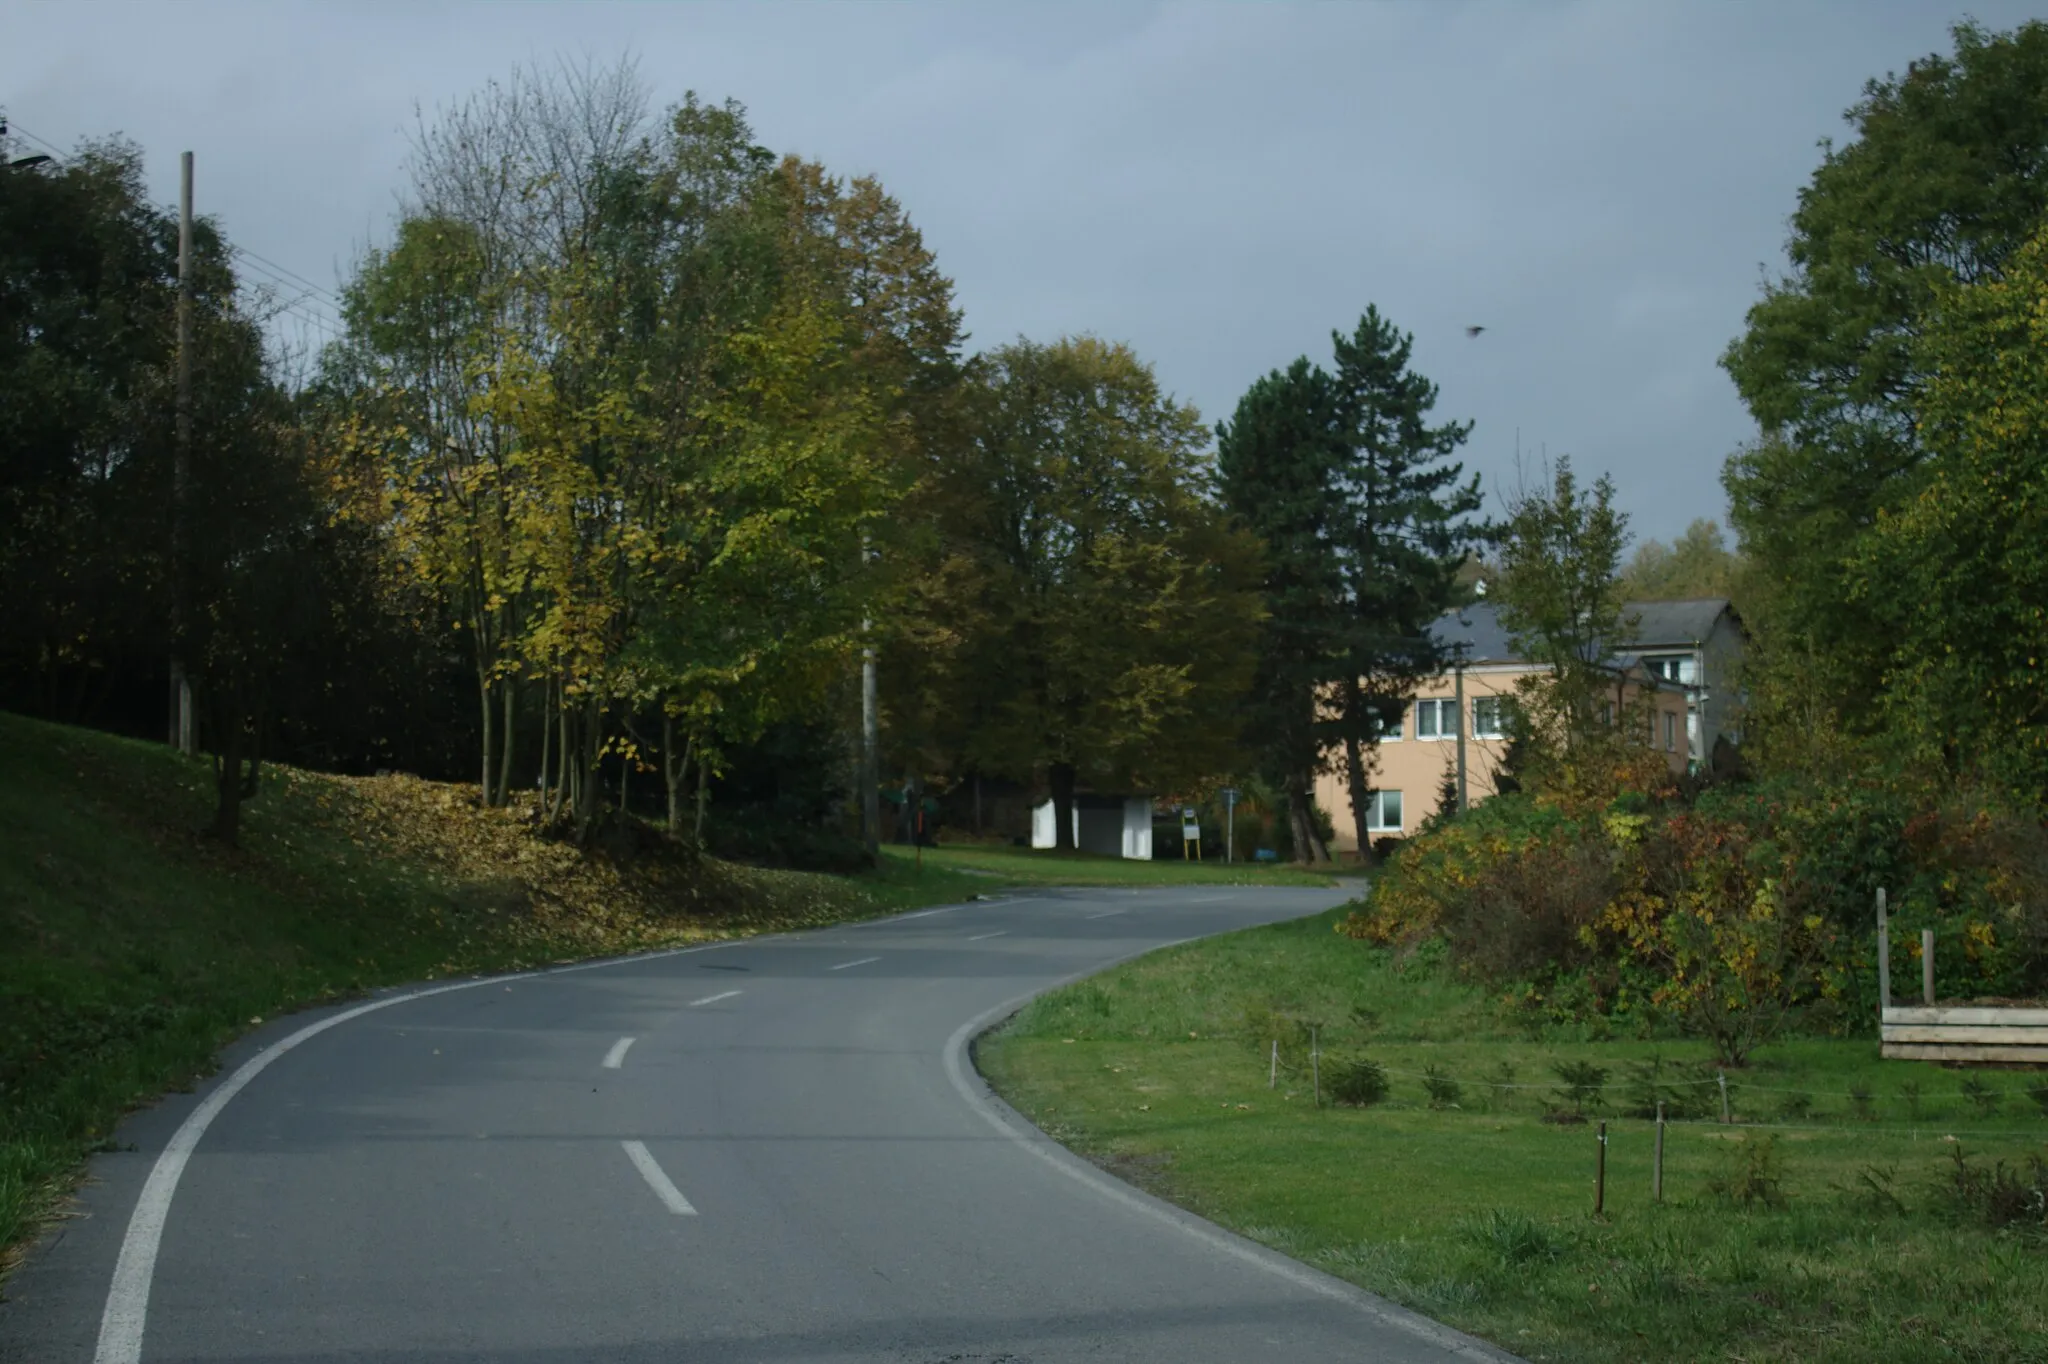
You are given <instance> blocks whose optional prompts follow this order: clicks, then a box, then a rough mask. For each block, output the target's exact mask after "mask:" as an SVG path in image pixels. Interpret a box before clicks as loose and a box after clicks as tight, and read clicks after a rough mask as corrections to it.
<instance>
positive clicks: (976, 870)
mask: <svg viewBox="0 0 2048 1364" xmlns="http://www.w3.org/2000/svg"><path fill="white" fill-rule="evenodd" d="M882 852H883V854H884V856H885V858H888V859H891V860H893V861H895V862H897V863H900V864H906V865H907V864H911V863H913V862H914V860H915V858H916V853H915V851H914V850H913V849H910V848H902V847H894V846H885V847H884V848H883V849H882ZM924 866H925V870H926V873H927V874H929V873H930V872H931V871H932V870H933V869H935V868H937V869H942V870H945V871H949V872H957V873H965V874H967V875H970V876H977V877H979V878H980V880H981V882H982V884H983V886H984V888H986V887H987V886H988V885H990V884H995V885H1004V884H1007V885H1020V886H1328V885H1334V884H1336V881H1335V879H1334V878H1333V875H1332V874H1330V873H1324V872H1311V871H1304V870H1302V869H1300V868H1297V867H1292V866H1282V865H1276V864H1272V863H1267V864H1264V865H1261V864H1257V863H1251V862H1232V863H1224V862H1221V861H1217V862H1139V861H1133V860H1129V859H1126V858H1121V857H1104V856H1101V855H1100V854H1097V853H1083V852H1053V851H1050V850H1043V851H1041V850H1036V849H1031V848H1006V847H1002V846H999V845H990V844H968V845H955V846H949V847H939V848H926V849H925V850H924Z"/></svg>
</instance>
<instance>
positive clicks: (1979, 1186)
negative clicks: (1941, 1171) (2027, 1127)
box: [1940, 1142, 2048, 1227]
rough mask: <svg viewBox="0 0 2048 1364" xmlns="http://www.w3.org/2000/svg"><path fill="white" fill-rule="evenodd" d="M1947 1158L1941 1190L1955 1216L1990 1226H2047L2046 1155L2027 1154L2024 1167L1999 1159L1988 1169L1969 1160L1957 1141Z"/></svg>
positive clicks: (2047, 1174)
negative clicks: (1945, 1174) (1947, 1172)
mask: <svg viewBox="0 0 2048 1364" xmlns="http://www.w3.org/2000/svg"><path fill="white" fill-rule="evenodd" d="M1949 1161H1950V1168H1949V1174H1948V1178H1947V1179H1946V1180H1945V1181H1943V1183H1942V1185H1941V1190H1940V1192H1941V1193H1942V1194H1943V1195H1944V1196H1945V1201H1946V1202H1947V1204H1948V1206H1949V1210H1950V1211H1951V1212H1952V1213H1953V1214H1955V1215H1956V1216H1957V1217H1959V1218H1962V1219H1964V1220H1968V1221H1981V1222H1983V1223H1984V1224H1985V1225H1986V1226H1991V1227H2010V1226H2020V1225H2025V1226H2038V1227H2048V1159H2043V1158H2042V1157H2041V1156H2030V1157H2028V1159H2027V1165H2026V1168H2025V1169H2024V1170H2013V1169H2008V1168H2007V1167H2006V1164H2005V1162H2004V1161H1999V1162H1998V1163H1997V1164H1996V1165H1994V1166H1992V1167H1991V1168H1990V1169H1988V1170H1987V1169H1985V1168H1984V1167H1983V1166H1982V1165H1973V1164H1971V1163H1970V1160H1969V1158H1968V1157H1967V1156H1965V1155H1964V1154H1963V1148H1962V1144H1961V1143H1960V1142H1958V1143H1957V1144H1956V1145H1955V1146H1953V1147H1952V1148H1950V1150H1949Z"/></svg>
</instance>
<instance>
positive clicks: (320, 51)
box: [0, 0, 2048, 538]
mask: <svg viewBox="0 0 2048 1364" xmlns="http://www.w3.org/2000/svg"><path fill="white" fill-rule="evenodd" d="M1965 12H1966V11H1965V10H1964V9H1963V8H1962V7H1961V6H1960V5H1958V6H1956V7H1954V8H1951V6H1950V5H1949V4H1948V3H1945V0H1829V2H1828V3H1822V2H1821V0H1811V2H1810V3H1802V2H1801V0H1741V2H1735V0H1721V2H1716V3H1707V2H1706V0H1699V2H1698V3H1688V4H1674V3H1653V2H1652V0H1614V2H1612V3H1575V4H1565V3H1559V4H1537V3H1524V4H1512V5H1510V4H1477V3H1475V4H1462V3H1450V2H1449V0H1429V3H1424V0H1406V2H1405V3H1387V4H1370V3H1355V4H1334V3H1326V4H1315V5H1303V6H1298V7H1297V6H1285V5H1279V4H1243V5H1177V4H1121V5H1120V4H1116V3H1104V2H1103V0H1096V3H1089V4H1082V5H1059V4H1050V3H1043V2H1042V0H1033V2H1032V3H1030V4H1012V5H993V4H986V3H972V4H969V3H955V4H952V5H945V6H924V5H913V4H892V5H867V4H852V3H847V4H830V3H822V2H815V3H810V4H802V5H783V4H765V3H761V4H743V5H742V4H736V5H723V4H708V3H707V4H654V3H643V4H621V5H601V4H596V3H525V4H504V3H501V4H490V5H486V4H433V3H425V2H424V0H405V3H391V4H341V3H328V4H322V5H310V4H309V5H295V4H289V3H282V2H281V0H264V3H260V4H259V3H244V4H208V3H199V2H198V0H181V2H180V3H177V4H162V3H157V4H131V5H112V4H98V3H92V2H91V0H63V3H21V2H20V0H8V2H7V3H0V109H4V110H5V112H6V113H7V114H8V115H9V116H10V117H11V119H12V120H13V121H14V123H15V124H16V125H17V126H18V127H19V128H23V129H26V130H28V131H29V132H32V133H34V134H36V135H37V136H39V137H42V138H45V139H48V140H50V141H52V142H55V143H57V144H58V145H59V146H60V147H65V148H68V147H70V146H71V145H73V144H74V142H75V141H76V140H78V139H80V138H87V137H100V136H105V135H108V134H113V133H121V134H125V135H126V136H128V137H130V138H132V139H134V140H135V141H137V142H138V143H140V144H141V146H142V147H143V149H144V151H145V153H146V155H147V158H148V168H149V180H150V185H151V188H152V192H153V193H154V194H155V196H156V197H157V198H158V199H159V200H160V201H162V202H164V203H166V204H171V203H175V200H176V166H177V153H178V152H179V151H181V150H186V149H190V150H192V151H193V152H195V153H196V155H197V165H198V171H197V183H198V191H197V198H198V203H199V206H200V211H201V212H204V213H208V214H212V215H215V216H217V217H218V218H219V219H220V221H221V222H222V224H223V225H224V226H225V228H226V230H227V232H228V234H229V236H230V239H231V240H233V241H235V242H236V243H238V244H239V245H241V246H243V247H246V248H247V249H249V250H251V251H254V252H256V253H258V254H259V255H262V256H265V257H267V258H268V259H269V260H271V261H274V262H276V263H277V264H279V265H281V266H283V267H285V268H286V269H288V270H291V271H294V272H296V273H298V274H301V275H304V276H307V277H308V278H310V279H311V280H313V281H314V282H316V283H318V284H320V285H323V286H326V287H328V288H332V287H333V285H334V283H335V281H336V280H337V278H338V275H339V272H341V271H343V270H345V269H346V268H347V265H348V262H349V261H350V260H351V259H353V258H354V255H355V253H356V252H357V251H358V250H359V249H360V247H361V246H362V244H363V243H365V242H368V241H382V240H383V239H384V238H385V234H386V233H387V232H388V230H389V224H390V218H391V213H392V210H393V207H394V204H395V202H396V196H397V192H398V188H399V185H400V183H401V179H402V176H403V167H404V160H405V156H406V147H407V144H406V129H407V128H408V127H409V126H410V123H411V119H412V112H413V107H414V105H415V102H417V103H418V104H419V105H420V106H422V107H423V108H424V109H425V110H426V111H427V112H428V114H429V115H430V116H431V114H432V111H433V110H434V108H435V107H436V106H437V105H445V104H447V103H449V102H451V101H453V100H456V99H458V98H460V97H461V96H462V95H464V94H465V93H467V92H469V91H471V90H474V89H475V88H477V87H478V86H480V85H482V84H483V83H484V82H485V81H486V80H489V79H490V78H492V77H494V76H502V75H504V74H505V73H507V72H508V71H509V70H511V69H512V68H513V67H514V66H517V65H520V64H525V63H533V62H552V61H554V60H556V59H557V58H558V57H559V56H563V55H567V56H571V57H582V56H589V57H592V58H595V59H597V60H598V61H600V62H609V61H611V60H614V59H616V58H617V57H619V56H620V55H622V54H625V53H628V52H630V53H632V54H635V55H637V56H638V58H639V59H640V64H641V72H642V75H643V77H644V78H645V79H646V80H647V81H648V83H649V84H650V86H651V87H652V89H653V91H654V94H655V98H656V100H657V102H658V103H661V104H666V103H668V102H670V101H672V100H674V99H676V98H678V97H680V96H681V95H682V93H683V92H684V91H685V90H692V89H694V90H696V91H698V92H699V93H701V94H703V95H705V96H707V97H710V98H713V99H723V98H726V97H728V96H730V97H733V98H737V99H738V100H740V101H741V102H743V103H744V104H745V105H746V106H747V107H748V109H749V112H750V114H751V116H752V119H753V122H754V124H755V129H756V132H757V133H758V135H759V136H760V138H761V140H762V141H763V142H765V143H767V144H768V145H770V146H772V147H774V148H775V149H776V150H778V151H785V152H797V153H800V154H802V155H804V156H807V157H811V158H815V159H817V160H820V161H822V162H824V163H825V164H826V165H827V166H828V167H830V168H831V169H832V170H833V171H835V172H837V173H841V174H849V175H850V174H872V175H876V176H878V177H879V178H880V179H881V180H882V182H883V184H884V185H885V186H886V187H887V188H888V189H889V190H890V191H891V192H892V193H893V194H895V195H896V197H897V198H898V199H900V200H901V201H902V202H903V204H904V205H905V206H906V208H907V209H908V210H909V212H910V214H911V216H912V218H913V219H914V220H915V221H916V222H917V223H918V225H919V226H920V227H921V228H922V229H923V231H924V234H925V240H926V242H927V243H928V244H929V245H930V246H931V247H932V248H933V250H934V251H935V252H936V253H937V255H938V258H939V261H940V264H941V265H942V266H943V267H944V269H945V270H946V272H947V273H948V274H949V275H950V276H951V277H952V278H953V280H954V281H955V283H956V285H957V286H958V291H959V300H960V303H961V305H962V307H963V308H964V309H965V311H966V318H967V327H968V330H969V331H970V332H971V333H972V337H973V339H972V341H971V342H970V345H971V346H972V347H975V348H979V347H982V346H988V345H995V344H999V343H1001V342H1003V341H1006V340H1009V339H1011V338H1014V337H1016V336H1018V335H1020V334H1021V335H1025V336H1030V337H1032V338H1034V339H1041V340H1045V339H1051V338H1053V337H1055V336H1058V335H1060V334H1062V333H1078V332H1092V333H1095V334H1097V335H1100V336H1103V337H1107V338H1112V339H1116V340H1122V341H1127V342H1129V343H1131V345H1133V346H1134V347H1135V348H1136V349H1137V351H1138V352H1139V354H1141V355H1142V356H1144V357H1145V358H1146V359H1147V360H1149V361H1151V362H1152V364H1153V365H1154V366H1155V368H1156V369H1157V371H1158V373H1159V376H1160V379H1161V381H1162V383H1164V384H1165V386H1166V387H1167V388H1169V389H1170V390H1172V391H1173V392H1175V393H1177V394H1178V395H1180V396H1181V397H1183V398H1185V399H1187V400H1189V401H1191V402H1193V403H1194V404H1196V406H1198V407H1199V408H1200V409H1201V411H1202V414H1203V416H1204V417H1205V418H1206V419H1208V420H1210V421H1212V422H1213V421H1214V420H1215V419H1217V418H1219V417H1226V416H1228V415H1229V413H1230V410H1231V408H1232V407H1233V406H1234V405H1235V403H1236V401H1237V398H1238V396H1239V394H1241V393H1242V392H1243V390H1244V388H1245V387H1246V385H1247V384H1249V383H1250V382H1251V381H1252V380H1253V379H1255V378H1256V377H1258V376H1259V375H1260V374H1263V373H1265V372H1266V371H1268V370H1270V369H1273V368H1276V367H1278V366H1282V365H1284V364H1286V363H1287V362H1288V361H1289V360H1291V359H1293V358H1294V357H1295V356H1297V355H1300V354H1304V353H1306V354H1308V355H1310V356H1311V357H1313V358H1315V359H1317V360H1320V361H1327V359H1328V356H1329V350H1330V346H1329V333H1330V331H1331V329H1332V328H1345V329H1347V330H1348V329H1349V328H1350V327H1351V326H1353V325H1355V324H1356V322H1357V319H1358V315H1359V313H1360V312H1361V311H1363V309H1364V307H1365V305H1366V304H1367V303H1377V304H1378V305H1379V307H1380V309H1381V311H1382V312H1383V313H1385V314H1387V315H1388V316H1389V317H1391V318H1392V319H1393V320H1394V322H1395V323H1396V324H1397V325H1398V326H1400V327H1402V328H1403V329H1405V330H1408V331H1411V332H1413V333H1414V335H1415V364H1416V367H1417V368H1419V369H1420V370H1421V371H1422V372H1423V373H1425V374H1427V375H1428V376H1429V377H1430V378H1432V379H1434V380H1435V381H1436V382H1437V383H1438V384H1439V385H1440V386H1441V388H1442V396H1441V401H1440V403H1439V407H1438V411H1439V413H1440V414H1441V415H1443V416H1445V417H1456V418H1461V419H1464V418H1470V419H1473V420H1475V421H1476V422H1477V425H1476V427H1475V428H1474V430H1473V433H1472V437H1471V440H1470V442H1469V443H1468V445H1467V446H1466V453H1465V458H1466V462H1467V465H1468V467H1470V468H1475V469H1478V470H1480V471H1482V472H1483V473H1484V474H1485V475H1486V477H1487V479H1488V481H1489V485H1490V486H1491V487H1495V488H1498V487H1500V486H1503V484H1504V482H1505V481H1509V480H1512V478H1513V471H1514V450H1515V445H1516V438H1517V430H1518V429H1519V433H1520V442H1521V446H1522V448H1523V450H1524V451H1525V452H1526V451H1533V450H1535V449H1537V448H1538V447H1541V446H1547V447H1548V449H1549V451H1550V453H1551V454H1553V455H1555V454H1559V453H1568V454H1570V455H1571V456H1572V459H1573V463H1574V465H1575V466H1576V467H1577V468H1579V469H1580V470H1581V471H1583V472H1585V473H1587V474H1589V475H1590V474H1592V473H1595V472H1599V471H1606V472H1608V473H1611V474H1612V475H1613V477H1614V480H1615V483H1616V485H1617V486H1618V488H1619V490H1620V500H1621V503H1622V505H1623V506H1624V507H1625V508H1626V509H1627V510H1628V511H1629V513H1630V514H1631V516H1632V517H1633V522H1634V528H1635V529H1636V531H1637V532H1638V533H1639V534H1640V535H1643V536H1658V537H1662V538H1669V537H1671V536H1673V535H1675V534H1676V533H1678V532H1679V531H1680V530H1682V529H1683V528H1684V527H1685V525H1686V524H1687V522H1688V521H1690V520H1691V519H1692V518H1693V517H1696V516H1712V517H1716V518H1719V517H1721V516H1723V515H1724V509H1725V498H1724V497H1723V495H1722V493H1721V488H1720V483H1719V473H1720V468H1721V462H1722V460H1723V458H1724V457H1725V456H1726V455H1727V454H1728V452H1729V451H1730V450H1731V449H1733V448H1734V447H1735V446H1737V445H1738V444H1739V443H1740V442H1742V441H1743V440H1745V439H1746V438H1747V437H1748V436H1749V435H1750V434H1751V430H1752V427H1751V423H1750V421H1749V418H1748V416H1747V414H1746V413H1745V412H1744V410H1743V408H1742V406H1741V404H1740V403H1739V402H1738V401H1737V399H1736V397H1735V392H1734V389H1733V387H1732V385H1730V383H1729V382H1728V379H1727V377H1726V376H1725V375H1724V374H1723V373H1722V372H1721V370H1720V369H1719V368H1718V367H1717V366H1716V364H1715V359H1716V357H1717V356H1718V355H1719V354H1720V351H1721V349H1722V347H1723V346H1725V345H1726V344H1727V342H1728V340H1729V338H1730V337H1732V336H1733V335H1734V334H1735V333H1736V332H1737V330H1738V329H1739V328H1740V326H1741V324H1742V317H1743V312H1744V310H1745V309H1746V308H1747V307H1748V306H1749V304H1750V303H1751V302H1752V301H1753V300H1754V298H1755V297H1756V293H1757V284H1758V278H1759V275H1758V270H1759V266H1760V265H1767V266H1768V267H1769V268H1771V269H1773V270H1775V269H1777V268H1778V267H1779V266H1780V264H1781V263H1782V261H1783V244H1784V237H1785V230H1786V218H1787V215H1788V214H1789V213H1790V212H1791V210H1792V208H1793V206H1794V202H1795V196H1796V193H1797V191H1798V189H1799V187H1800V186H1801V185H1802V184H1803V183H1804V182H1805V181H1806V179H1807V177H1808V176H1809V175H1810V174H1811V172H1812V170H1813V167H1814V165H1815V164H1816V162H1817V160H1818V157H1819V152H1818V150H1817V148H1816V143H1817V141H1818V140H1819V139H1820V138H1822V137H1826V136H1836V137H1837V138H1838V139H1839V138H1841V137H1843V136H1844V134H1845V128H1844V125H1843V124H1842V122H1841V113H1842V111H1843V110H1844V109H1845V108H1847V107H1848V105H1849V104H1850V103H1852V102H1853V101H1854V100H1855V99H1856V98H1857V96H1858V93H1859V91H1860V89H1861V87H1862V84H1863V82H1864V80H1865V79H1867V78H1869V77H1871V76H1875V75H1882V74H1883V73H1885V72H1888V71H1894V70H1899V71H1902V70H1903V69H1904V68H1905V66H1906V64H1907V63H1908V62H1909V61H1911V60H1912V59H1914V58H1915V57H1918V56H1921V55H1924V54H1926V53H1928V52H1931V51H1936V50H1941V51H1947V50H1948V49H1949V48H1950V40H1949V37H1948V32H1947V30H1948V27H1949V25H1950V24H1951V23H1952V22H1953V21H1954V20H1955V19H1957V18H1958V17H1960V16H1961V15H1962V14H1963V13H1965ZM1967 12H1968V13H1972V14H1974V15H1975V16H1976V17H1977V18H1979V19H1980V20H1982V21H1983V22H1984V23H1985V24H1987V25H1988V26H1990V27H1992V28H1994V29H2007V28H2011V27H2013V26H2014V25H2016V24H2017V23H2019V22H2021V21H2023V20H2024V19H2027V18H2030V17H2036V16H2040V15H2043V14H2044V13H2048V4H2044V3H2041V2H2040V0H2037V2H2036V3H2033V4H2021V3H2012V2H2011V0H1976V3H1974V4H1972V5H1971V6H1969V8H1968V10H1967ZM306 306H308V307H313V306H317V305H316V304H314V303H308V304H307V305H306ZM1468 324H1481V325H1484V326H1485V327H1486V331H1485V333H1484V334H1483V335H1481V336H1479V337H1478V338H1476V339H1469V338H1467V336H1466V335H1465V327H1466V326H1467V325H1468Z"/></svg>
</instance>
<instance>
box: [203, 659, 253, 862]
mask: <svg viewBox="0 0 2048 1364" xmlns="http://www.w3.org/2000/svg"><path fill="white" fill-rule="evenodd" d="M222 700H223V702H224V704H220V705H216V706H215V707H214V729H215V732H216V735H217V742H218V744H219V747H218V748H217V749H216V750H215V752H214V756H213V792H214V807H213V825H212V827H211V828H210V829H209V830H208V832H209V833H210V834H212V835H213V836H214V837H215V838H217V839H219V840H220V841H221V842H223V843H225V844H227V845H228V846H229V847H231V848H233V847H239V846H240V845H241V837H242V803H243V802H244V801H246V800H248V799H249V798H250V797H252V796H254V795H255V794H256V785H257V778H258V775H259V773H260V771H261V769H262V763H263V717H262V715H261V714H260V713H259V714H257V715H255V716H253V717H252V716H249V715H248V714H247V713H246V712H247V710H248V705H247V696H246V693H245V690H244V688H243V686H242V685H241V684H240V682H239V681H238V682H236V683H232V684H229V685H228V686H227V687H226V690H225V695H224V696H223V697H222Z"/></svg>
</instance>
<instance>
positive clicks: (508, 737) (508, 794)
mask: <svg viewBox="0 0 2048 1364" xmlns="http://www.w3.org/2000/svg"><path fill="white" fill-rule="evenodd" d="M498 686H499V687H500V688H502V689H503V690H504V693H505V717H504V725H505V734H504V747H503V748H502V749H501V750H500V751H499V754H498V791H497V795H496V796H495V797H494V798H493V799H492V801H491V804H493V805H503V804H505V803H506V802H507V801H509V800H511V798H512V739H513V736H514V735H515V734H517V733H518V730H519V726H518V725H517V724H516V723H515V722H516V720H517V718H518V712H517V711H516V710H515V709H514V702H515V701H516V699H517V697H518V695H519V684H518V682H517V681H516V680H515V679H513V678H510V677H507V678H504V679H503V680H501V681H500V682H499V683H498Z"/></svg>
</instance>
